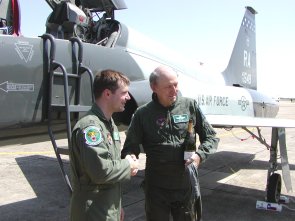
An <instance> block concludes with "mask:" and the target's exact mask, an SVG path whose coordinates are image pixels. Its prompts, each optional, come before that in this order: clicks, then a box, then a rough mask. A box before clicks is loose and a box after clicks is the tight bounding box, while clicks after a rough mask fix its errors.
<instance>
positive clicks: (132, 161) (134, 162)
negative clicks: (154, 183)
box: [125, 155, 139, 176]
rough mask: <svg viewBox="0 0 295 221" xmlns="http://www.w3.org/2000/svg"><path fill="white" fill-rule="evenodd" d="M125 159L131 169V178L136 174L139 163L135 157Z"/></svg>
mask: <svg viewBox="0 0 295 221" xmlns="http://www.w3.org/2000/svg"><path fill="white" fill-rule="evenodd" d="M125 159H127V160H128V162H129V164H130V168H131V176H135V175H136V174H137V172H138V167H139V162H138V160H137V159H136V157H135V155H126V157H125Z"/></svg>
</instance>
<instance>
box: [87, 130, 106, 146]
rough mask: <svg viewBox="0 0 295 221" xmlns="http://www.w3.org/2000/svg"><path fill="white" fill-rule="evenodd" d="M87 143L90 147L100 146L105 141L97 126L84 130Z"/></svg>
mask: <svg viewBox="0 0 295 221" xmlns="http://www.w3.org/2000/svg"><path fill="white" fill-rule="evenodd" d="M83 133H84V138H85V143H86V144H88V145H92V146H94V145H98V144H100V143H101V142H102V141H103V138H102V134H101V132H100V129H99V128H98V127H95V126H89V127H86V128H85V129H84V130H83Z"/></svg>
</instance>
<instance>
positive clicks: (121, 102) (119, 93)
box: [110, 84, 130, 112]
mask: <svg viewBox="0 0 295 221" xmlns="http://www.w3.org/2000/svg"><path fill="white" fill-rule="evenodd" d="M128 89H129V88H128V86H127V85H124V84H119V88H118V89H117V90H116V91H115V93H112V94H111V98H110V103H111V106H112V109H113V112H122V111H124V110H125V104H126V102H127V101H128V100H130V96H129V93H128Z"/></svg>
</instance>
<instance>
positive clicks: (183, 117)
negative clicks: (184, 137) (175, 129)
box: [172, 114, 189, 124]
mask: <svg viewBox="0 0 295 221" xmlns="http://www.w3.org/2000/svg"><path fill="white" fill-rule="evenodd" d="M172 117H173V121H174V123H176V124H177V123H185V122H188V119H189V118H188V115H187V114H180V115H173V116H172Z"/></svg>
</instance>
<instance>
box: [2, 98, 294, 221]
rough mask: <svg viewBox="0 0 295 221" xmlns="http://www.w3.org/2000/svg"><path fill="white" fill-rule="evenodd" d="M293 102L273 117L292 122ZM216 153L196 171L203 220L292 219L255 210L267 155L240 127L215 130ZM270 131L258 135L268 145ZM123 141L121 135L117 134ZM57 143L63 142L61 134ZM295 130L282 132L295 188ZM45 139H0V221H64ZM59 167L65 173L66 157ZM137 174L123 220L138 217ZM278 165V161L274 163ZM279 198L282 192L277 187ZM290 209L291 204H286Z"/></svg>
mask: <svg viewBox="0 0 295 221" xmlns="http://www.w3.org/2000/svg"><path fill="white" fill-rule="evenodd" d="M294 113H295V104H294V103H290V102H282V103H281V109H280V112H279V117H284V118H293V119H295V114H294ZM217 131H218V136H219V137H220V138H221V142H220V145H219V149H218V152H217V153H216V154H215V155H214V156H212V157H211V158H210V159H209V160H208V161H207V162H205V163H204V164H202V165H201V167H200V181H201V190H202V197H203V209H204V211H203V212H204V214H203V217H204V221H214V220H232V221H236V220H242V221H248V220H249V221H250V220H251V221H252V220H259V221H260V220H268V221H270V220H271V221H274V220H284V221H288V220H290V221H291V220H292V221H293V220H295V211H292V210H288V209H286V208H283V211H282V212H272V211H264V210H257V209H256V208H255V205H256V201H257V200H264V197H265V184H266V175H267V168H268V164H269V163H268V160H269V151H268V150H267V149H266V148H265V146H263V145H261V144H260V143H259V142H258V141H256V140H254V139H252V138H251V137H250V136H249V135H248V134H246V133H245V132H244V131H242V130H241V129H234V130H232V131H226V130H222V129H218V130H217ZM270 131H271V130H270V129H267V128H263V129H262V135H263V136H264V137H265V139H266V140H267V141H268V143H270ZM121 136H122V138H123V139H124V134H121ZM57 138H59V142H60V143H65V142H66V141H65V139H62V138H63V134H59V137H57ZM294 138H295V129H287V146H288V157H289V163H290V169H291V179H292V186H293V189H294V190H295V171H294V170H295V149H294V147H295V139H294ZM48 140H49V139H48V135H46V134H45V135H37V136H31V137H23V138H15V139H9V140H0V159H1V161H0V190H1V191H0V220H1V221H4V220H5V221H6V220H7V221H8V220H9V221H14V220H22V221H26V220H28V221H31V220H38V221H39V220H41V221H43V220H44V221H47V220H48V221H51V220H54V221H62V220H68V209H69V194H68V191H67V188H66V185H65V183H64V181H63V178H62V176H61V173H60V171H59V166H58V163H57V161H56V158H55V155H54V152H53V151H52V147H51V143H50V141H48ZM63 158H64V163H65V166H66V169H68V158H67V157H66V156H65V157H63ZM140 161H141V166H142V168H141V169H142V170H140V172H139V174H138V175H137V176H136V177H134V178H133V179H132V180H131V181H130V182H129V183H126V184H125V185H124V195H123V196H124V198H123V205H124V209H125V213H126V214H125V215H126V216H125V221H135V220H136V221H140V220H145V219H144V209H143V207H144V197H143V192H142V190H141V189H140V187H139V185H140V183H141V181H142V179H143V176H144V162H145V156H144V155H143V154H142V155H141V156H140ZM279 162H280V161H279ZM282 194H284V195H287V196H289V197H291V199H295V194H294V193H287V192H286V188H285V186H284V185H283V187H282ZM287 205H288V206H289V207H291V208H294V209H295V203H294V202H292V203H289V204H287Z"/></svg>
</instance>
